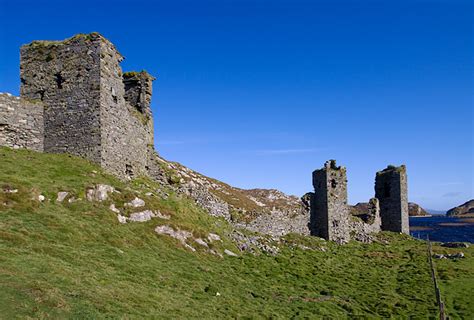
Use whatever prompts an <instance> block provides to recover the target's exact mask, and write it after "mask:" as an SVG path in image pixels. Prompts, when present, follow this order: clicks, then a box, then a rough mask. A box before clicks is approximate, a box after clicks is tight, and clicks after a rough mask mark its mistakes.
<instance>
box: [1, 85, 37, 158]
mask: <svg viewBox="0 0 474 320" xmlns="http://www.w3.org/2000/svg"><path fill="white" fill-rule="evenodd" d="M43 112H44V109H43V104H42V103H41V102H40V101H28V100H26V99H20V98H18V97H14V96H12V95H11V94H9V93H0V146H7V147H11V148H15V149H17V148H27V149H31V150H35V151H43V143H44V125H43Z"/></svg>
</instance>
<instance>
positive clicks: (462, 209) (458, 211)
mask: <svg viewBox="0 0 474 320" xmlns="http://www.w3.org/2000/svg"><path fill="white" fill-rule="evenodd" d="M466 214H474V199H472V200H469V201H467V202H465V203H463V204H462V205H460V206H457V207H454V208H451V209H449V210H448V211H447V212H446V215H447V216H461V215H466Z"/></svg>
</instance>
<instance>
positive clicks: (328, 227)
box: [306, 160, 409, 243]
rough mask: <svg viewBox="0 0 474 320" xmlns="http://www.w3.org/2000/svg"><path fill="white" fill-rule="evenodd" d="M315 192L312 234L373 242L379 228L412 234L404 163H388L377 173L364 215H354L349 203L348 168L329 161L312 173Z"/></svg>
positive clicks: (310, 195)
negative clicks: (373, 191)
mask: <svg viewBox="0 0 474 320" xmlns="http://www.w3.org/2000/svg"><path fill="white" fill-rule="evenodd" d="M313 186H314V193H308V194H307V195H306V197H309V198H310V230H311V234H312V235H315V236H318V237H321V238H324V239H327V240H333V241H336V242H339V243H344V242H347V241H349V240H350V239H351V238H352V239H355V240H359V241H364V242H367V241H370V240H371V239H370V235H371V234H374V233H377V232H379V231H381V230H382V231H394V232H402V233H406V234H409V223H408V200H407V176H406V168H405V166H400V167H395V166H388V167H387V168H386V169H384V170H382V171H380V172H377V174H376V180H375V198H372V199H370V201H369V203H368V205H367V210H366V212H365V213H364V214H362V215H358V216H354V215H352V214H351V210H350V206H349V205H348V204H347V178H346V168H344V167H338V166H337V165H336V161H335V160H329V161H327V162H326V163H325V164H324V167H323V168H322V169H319V170H316V171H314V172H313Z"/></svg>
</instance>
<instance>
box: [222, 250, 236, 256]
mask: <svg viewBox="0 0 474 320" xmlns="http://www.w3.org/2000/svg"><path fill="white" fill-rule="evenodd" d="M224 253H225V254H226V255H228V256H231V257H238V255H236V254H235V253H233V252H232V251H230V250H228V249H225V250H224Z"/></svg>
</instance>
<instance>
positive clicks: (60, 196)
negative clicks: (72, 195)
mask: <svg viewBox="0 0 474 320" xmlns="http://www.w3.org/2000/svg"><path fill="white" fill-rule="evenodd" d="M68 194H69V192H66V191H61V192H58V197H57V198H56V201H57V202H63V201H64V199H66V197H67V195H68Z"/></svg>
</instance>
